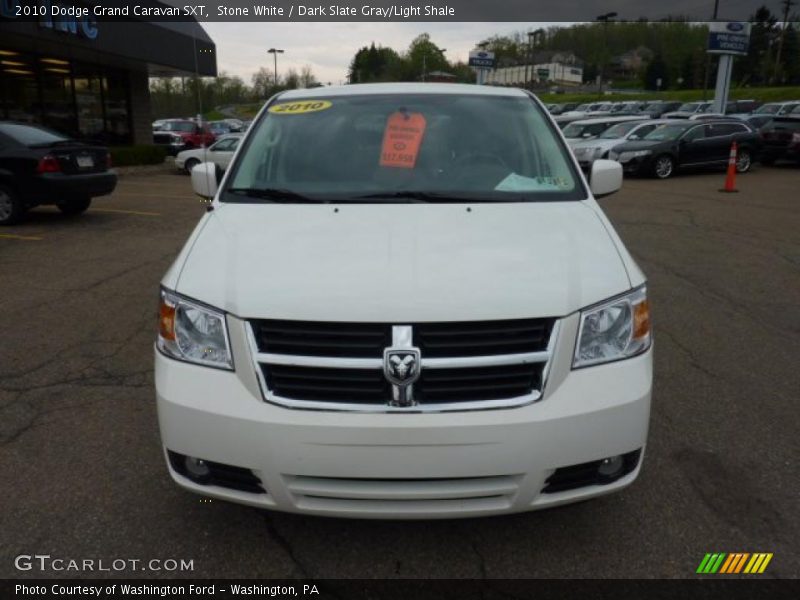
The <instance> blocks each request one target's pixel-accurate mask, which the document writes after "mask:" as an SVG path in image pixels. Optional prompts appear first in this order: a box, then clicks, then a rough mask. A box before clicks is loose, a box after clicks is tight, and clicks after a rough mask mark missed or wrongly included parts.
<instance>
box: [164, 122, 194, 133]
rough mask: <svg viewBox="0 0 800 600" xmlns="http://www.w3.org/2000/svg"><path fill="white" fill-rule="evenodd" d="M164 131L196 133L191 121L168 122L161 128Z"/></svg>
mask: <svg viewBox="0 0 800 600" xmlns="http://www.w3.org/2000/svg"><path fill="white" fill-rule="evenodd" d="M161 129H162V131H194V123H192V122H191V121H167V122H166V123H164V125H163V126H162V127H161Z"/></svg>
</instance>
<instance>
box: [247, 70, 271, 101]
mask: <svg viewBox="0 0 800 600" xmlns="http://www.w3.org/2000/svg"><path fill="white" fill-rule="evenodd" d="M250 83H251V85H252V86H253V93H254V94H255V96H256V98H261V99H263V98H268V97H269V96H270V95H271V93H272V90H273V89H274V88H275V73H274V71H271V70H269V69H267V68H266V67H260V68H259V69H258V71H256V72H255V73H253V76H252V77H251V78H250Z"/></svg>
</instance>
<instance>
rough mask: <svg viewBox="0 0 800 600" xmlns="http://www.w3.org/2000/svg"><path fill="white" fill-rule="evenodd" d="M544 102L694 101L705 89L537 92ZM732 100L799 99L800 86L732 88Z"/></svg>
mask: <svg viewBox="0 0 800 600" xmlns="http://www.w3.org/2000/svg"><path fill="white" fill-rule="evenodd" d="M537 95H538V96H539V98H540V99H541V100H542V102H545V103H550V102H554V103H561V102H598V101H601V100H602V101H608V102H612V101H616V100H637V99H639V98H641V99H647V100H680V101H681V102H692V101H696V100H702V99H703V90H668V91H665V92H644V93H635V92H631V93H624V92H621V93H616V94H598V93H594V94H537ZM713 98H714V90H713V89H710V90H708V92H707V94H706V99H707V100H713ZM729 99H730V100H758V101H759V102H780V101H782V100H799V99H800V87H798V86H795V87H772V88H750V87H747V88H732V89H731V92H730V97H729Z"/></svg>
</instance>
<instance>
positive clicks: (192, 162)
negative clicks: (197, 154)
mask: <svg viewBox="0 0 800 600" xmlns="http://www.w3.org/2000/svg"><path fill="white" fill-rule="evenodd" d="M199 164H200V161H199V160H197V159H196V158H190V159H189V160H187V161H186V162H185V163H183V168H184V170H185V171H186V172H187V173H188V174H189V175H191V174H192V169H194V168H195V167H196V166H197V165H199Z"/></svg>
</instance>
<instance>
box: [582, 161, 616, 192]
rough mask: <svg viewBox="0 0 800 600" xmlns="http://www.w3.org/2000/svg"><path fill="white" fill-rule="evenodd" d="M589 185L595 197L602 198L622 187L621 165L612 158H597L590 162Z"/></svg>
mask: <svg viewBox="0 0 800 600" xmlns="http://www.w3.org/2000/svg"><path fill="white" fill-rule="evenodd" d="M589 187H590V189H591V190H592V195H593V196H594V197H595V198H602V197H603V196H608V195H609V194H613V193H614V192H618V191H619V190H620V188H621V187H622V165H621V164H619V163H618V162H617V161H614V160H604V159H597V160H596V161H594V162H593V163H592V172H591V174H590V175H589Z"/></svg>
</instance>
